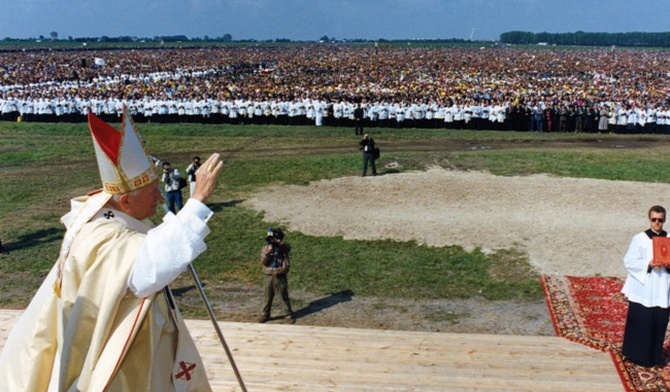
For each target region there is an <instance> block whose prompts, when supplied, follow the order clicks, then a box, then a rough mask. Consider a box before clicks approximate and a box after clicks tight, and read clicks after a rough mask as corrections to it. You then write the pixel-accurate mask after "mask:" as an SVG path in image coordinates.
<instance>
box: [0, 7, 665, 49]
mask: <svg viewBox="0 0 670 392" xmlns="http://www.w3.org/2000/svg"><path fill="white" fill-rule="evenodd" d="M0 10H2V13H1V15H0V39H3V38H5V37H12V38H30V37H39V36H40V35H43V36H45V37H49V36H50V33H51V32H52V31H55V32H57V33H58V37H59V38H61V39H67V38H68V37H70V36H71V37H75V38H76V37H100V36H103V35H106V36H109V37H118V36H137V37H154V36H170V35H186V36H187V37H189V38H194V37H204V36H209V37H220V36H223V35H224V34H230V35H232V37H233V39H235V40H239V39H249V38H253V39H258V40H268V39H270V40H271V39H275V38H288V39H291V40H294V41H299V40H318V39H319V38H321V37H323V36H324V35H326V36H328V37H331V38H333V37H334V38H337V39H356V38H364V39H371V40H374V39H379V38H385V39H423V38H463V39H470V38H474V39H486V40H494V39H498V38H499V37H500V34H501V33H504V32H507V31H515V30H518V31H530V32H534V33H540V32H550V33H562V32H574V31H585V32H610V33H614V32H632V31H639V32H663V31H670V23H668V22H667V21H666V20H665V19H667V17H668V14H669V12H668V11H669V10H670V3H668V1H667V0H602V1H601V0H113V1H109V0H105V1H102V0H0Z"/></svg>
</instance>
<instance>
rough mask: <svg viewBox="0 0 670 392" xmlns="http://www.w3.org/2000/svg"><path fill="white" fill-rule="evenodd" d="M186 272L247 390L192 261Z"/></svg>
mask: <svg viewBox="0 0 670 392" xmlns="http://www.w3.org/2000/svg"><path fill="white" fill-rule="evenodd" d="M159 189H160V191H161V194H162V195H163V199H167V198H166V196H165V192H164V191H163V189H162V188H159ZM161 205H162V206H163V210H164V211H165V213H166V214H167V213H168V212H170V210H168V208H167V206H166V205H165V203H161ZM188 272H189V273H190V274H191V277H192V278H193V281H194V282H195V287H196V288H197V289H198V294H200V299H201V300H202V303H203V304H204V305H205V309H206V310H207V314H208V315H209V319H210V320H211V321H212V324H213V325H214V330H216V334H217V336H218V337H219V340H220V341H221V345H223V349H224V351H225V352H226V356H227V357H228V361H229V362H230V366H231V367H232V368H233V372H234V373H235V377H237V382H238V383H239V384H240V388H242V392H247V388H246V386H245V385H244V381H242V376H241V375H240V372H239V370H237V365H235V359H234V358H233V353H232V352H231V351H230V348H228V344H227V343H226V339H225V338H224V337H223V333H222V332H221V328H220V327H219V323H218V321H217V320H216V316H215V315H214V310H213V309H212V305H211V304H210V303H209V299H207V295H206V294H205V290H204V289H203V287H202V283H201V282H200V278H198V274H197V273H196V272H195V268H194V267H193V263H189V264H188Z"/></svg>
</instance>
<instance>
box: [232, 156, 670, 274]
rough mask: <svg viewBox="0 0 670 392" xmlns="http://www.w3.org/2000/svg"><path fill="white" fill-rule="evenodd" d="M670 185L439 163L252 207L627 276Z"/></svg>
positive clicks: (286, 217)
mask: <svg viewBox="0 0 670 392" xmlns="http://www.w3.org/2000/svg"><path fill="white" fill-rule="evenodd" d="M668 198H670V185H668V184H648V183H637V182H624V181H606V180H593V179H583V178H555V177H549V176H546V175H533V176H527V177H499V176H494V175H491V174H489V173H482V172H461V171H451V170H444V169H441V168H434V169H430V170H428V171H425V172H416V173H403V174H389V175H382V176H377V177H345V178H338V179H334V180H327V181H326V180H324V181H319V182H315V183H312V184H310V185H308V186H280V187H273V188H270V189H268V190H267V191H266V192H263V193H259V194H256V195H254V197H253V198H251V199H249V200H247V201H246V202H245V203H246V205H248V206H251V207H253V208H255V209H256V210H259V211H264V212H265V218H266V219H267V220H268V221H277V222H281V223H282V224H283V225H285V226H286V227H288V228H289V229H290V230H296V231H300V232H302V233H305V234H309V235H317V236H343V237H344V238H345V239H395V240H401V241H407V240H416V241H417V242H419V243H423V244H426V245H429V246H444V245H461V246H463V247H464V248H466V249H473V248H475V247H480V248H482V249H483V250H485V251H488V250H493V249H497V248H509V247H511V246H513V245H516V246H518V247H520V248H521V249H523V250H525V251H527V252H528V254H529V256H530V262H531V263H532V264H533V265H534V266H535V267H536V268H537V270H538V272H539V273H541V274H558V275H579V276H590V275H597V274H600V275H607V276H613V275H619V276H625V270H624V268H623V261H622V258H623V255H624V253H625V252H626V249H627V247H628V244H629V243H630V239H631V238H632V236H633V235H634V234H636V233H637V232H639V231H641V230H644V229H646V228H648V223H647V220H646V214H647V210H648V209H649V207H651V206H652V205H654V204H661V205H664V204H668V203H667V202H668Z"/></svg>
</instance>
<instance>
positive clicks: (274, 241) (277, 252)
mask: <svg viewBox="0 0 670 392" xmlns="http://www.w3.org/2000/svg"><path fill="white" fill-rule="evenodd" d="M265 240H266V241H267V243H268V244H267V245H265V246H264V247H263V249H262V250H261V264H262V266H263V274H264V275H265V280H264V282H263V286H264V291H265V305H264V306H263V314H262V315H261V317H260V318H259V319H258V322H259V323H264V322H266V321H268V320H270V313H271V311H272V301H273V300H274V297H275V292H278V293H279V295H280V296H281V299H282V302H283V303H284V312H285V313H286V315H285V318H286V320H288V322H289V323H291V324H293V323H295V318H294V317H293V310H291V300H290V298H289V296H288V278H287V276H286V275H287V274H288V270H289V256H288V254H289V252H291V245H290V244H287V243H284V242H283V240H284V232H283V231H282V229H279V228H275V229H273V228H270V229H268V235H267V237H265Z"/></svg>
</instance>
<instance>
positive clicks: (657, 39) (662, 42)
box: [500, 31, 670, 47]
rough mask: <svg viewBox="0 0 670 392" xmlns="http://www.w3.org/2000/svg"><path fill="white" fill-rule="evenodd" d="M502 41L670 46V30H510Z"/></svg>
mask: <svg viewBox="0 0 670 392" xmlns="http://www.w3.org/2000/svg"><path fill="white" fill-rule="evenodd" d="M500 42H501V43H505V44H515V45H537V44H543V43H544V44H547V45H566V46H571V45H574V46H611V45H615V46H633V47H669V46H670V32H665V33H640V32H631V33H586V32H583V31H577V32H574V33H531V32H527V31H510V32H507V33H503V34H501V35H500Z"/></svg>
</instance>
